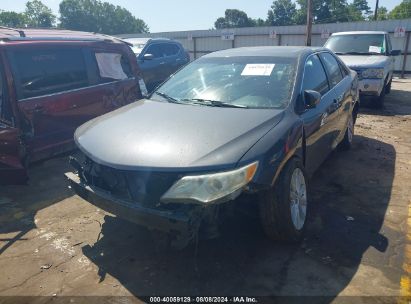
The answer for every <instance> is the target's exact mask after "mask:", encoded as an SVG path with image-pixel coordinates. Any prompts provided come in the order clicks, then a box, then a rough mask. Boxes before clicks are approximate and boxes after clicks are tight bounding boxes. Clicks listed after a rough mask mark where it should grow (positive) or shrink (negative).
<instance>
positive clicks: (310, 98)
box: [304, 90, 321, 109]
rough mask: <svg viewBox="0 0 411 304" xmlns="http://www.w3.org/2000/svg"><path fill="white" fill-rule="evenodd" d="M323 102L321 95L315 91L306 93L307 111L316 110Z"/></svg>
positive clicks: (306, 91)
mask: <svg viewBox="0 0 411 304" xmlns="http://www.w3.org/2000/svg"><path fill="white" fill-rule="evenodd" d="M320 101H321V94H320V93H318V92H317V91H313V90H305V91H304V102H305V108H306V109H312V108H315V107H316V106H317V105H318V104H319V103H320Z"/></svg>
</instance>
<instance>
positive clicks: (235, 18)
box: [214, 9, 257, 29]
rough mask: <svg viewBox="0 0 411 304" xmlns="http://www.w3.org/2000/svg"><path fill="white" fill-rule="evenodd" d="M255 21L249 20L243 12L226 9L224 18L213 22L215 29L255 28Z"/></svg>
mask: <svg viewBox="0 0 411 304" xmlns="http://www.w3.org/2000/svg"><path fill="white" fill-rule="evenodd" d="M256 23H257V22H256V21H255V20H253V19H251V18H249V17H248V16H247V14H246V13H245V12H243V11H240V10H237V9H226V10H225V13H224V17H220V18H218V19H217V20H216V21H215V22H214V26H215V28H216V29H223V28H233V27H248V26H255V25H256Z"/></svg>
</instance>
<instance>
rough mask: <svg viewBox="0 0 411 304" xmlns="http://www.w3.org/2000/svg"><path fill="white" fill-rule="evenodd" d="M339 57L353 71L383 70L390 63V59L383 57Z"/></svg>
mask: <svg viewBox="0 0 411 304" xmlns="http://www.w3.org/2000/svg"><path fill="white" fill-rule="evenodd" d="M338 57H340V59H341V60H342V61H343V62H344V63H345V64H346V65H347V66H348V67H349V68H352V69H355V68H383V67H385V66H386V65H387V61H388V57H387V56H383V55H364V56H361V55H339V56H338Z"/></svg>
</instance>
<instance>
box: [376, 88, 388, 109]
mask: <svg viewBox="0 0 411 304" xmlns="http://www.w3.org/2000/svg"><path fill="white" fill-rule="evenodd" d="M386 92H387V90H386V87H385V86H384V88H383V89H382V90H381V93H380V95H379V96H378V97H375V99H374V100H373V102H374V107H375V108H377V109H382V108H383V107H384V101H385V94H386Z"/></svg>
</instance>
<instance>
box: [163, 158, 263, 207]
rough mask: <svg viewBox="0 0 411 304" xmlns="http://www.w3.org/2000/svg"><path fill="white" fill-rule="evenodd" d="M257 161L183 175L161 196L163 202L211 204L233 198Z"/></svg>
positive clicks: (255, 166) (249, 175)
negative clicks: (234, 168)
mask: <svg viewBox="0 0 411 304" xmlns="http://www.w3.org/2000/svg"><path fill="white" fill-rule="evenodd" d="M257 166H258V162H254V163H252V164H250V165H247V166H245V167H242V168H240V169H236V170H233V171H227V172H221V173H214V174H207V175H197V176H185V177H183V178H181V179H180V180H178V181H177V182H176V183H175V184H174V185H173V186H172V187H171V188H170V189H169V190H168V191H167V192H166V193H165V194H164V195H163V196H162V197H161V200H162V201H164V202H192V203H201V204H212V203H215V202H217V201H219V202H221V201H223V200H229V199H234V198H235V197H236V196H237V195H239V194H240V193H241V190H242V188H243V187H244V186H245V185H247V184H248V183H249V182H250V181H251V180H252V178H253V177H254V174H255V172H256V171H257Z"/></svg>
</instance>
